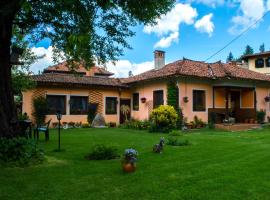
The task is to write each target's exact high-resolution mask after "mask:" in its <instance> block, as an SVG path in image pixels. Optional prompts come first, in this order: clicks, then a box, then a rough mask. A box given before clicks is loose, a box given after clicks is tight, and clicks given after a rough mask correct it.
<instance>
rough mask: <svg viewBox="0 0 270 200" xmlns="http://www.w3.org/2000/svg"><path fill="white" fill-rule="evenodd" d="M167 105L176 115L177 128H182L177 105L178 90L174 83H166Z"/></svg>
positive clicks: (180, 115) (181, 114)
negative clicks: (171, 107) (172, 108)
mask: <svg viewBox="0 0 270 200" xmlns="http://www.w3.org/2000/svg"><path fill="white" fill-rule="evenodd" d="M167 104H168V105H170V106H173V107H174V109H175V110H176V112H177V114H178V120H177V128H181V127H182V123H183V113H182V109H181V108H180V105H179V89H178V86H177V84H176V82H175V81H170V82H168V83H167Z"/></svg>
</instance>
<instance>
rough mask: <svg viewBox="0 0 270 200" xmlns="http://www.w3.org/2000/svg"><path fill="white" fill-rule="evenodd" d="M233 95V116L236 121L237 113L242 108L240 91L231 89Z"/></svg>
mask: <svg viewBox="0 0 270 200" xmlns="http://www.w3.org/2000/svg"><path fill="white" fill-rule="evenodd" d="M230 95H231V111H232V112H231V117H233V118H235V120H236V122H238V120H237V113H238V112H239V110H240V91H230Z"/></svg>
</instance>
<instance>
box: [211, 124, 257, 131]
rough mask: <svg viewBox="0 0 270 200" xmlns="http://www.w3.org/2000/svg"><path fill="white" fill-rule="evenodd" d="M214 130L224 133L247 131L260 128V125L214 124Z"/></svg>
mask: <svg viewBox="0 0 270 200" xmlns="http://www.w3.org/2000/svg"><path fill="white" fill-rule="evenodd" d="M215 128H216V129H221V130H226V131H233V132H234V131H247V130H253V129H258V128H261V125H260V124H245V123H237V124H228V125H227V124H216V125H215Z"/></svg>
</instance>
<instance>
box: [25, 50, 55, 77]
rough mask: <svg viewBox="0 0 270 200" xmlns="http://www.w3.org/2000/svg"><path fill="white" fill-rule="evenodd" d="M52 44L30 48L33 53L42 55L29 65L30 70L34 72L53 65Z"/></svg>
mask: <svg viewBox="0 0 270 200" xmlns="http://www.w3.org/2000/svg"><path fill="white" fill-rule="evenodd" d="M52 49H53V48H52V46H49V48H48V49H46V48H44V47H33V48H31V50H32V51H33V52H34V53H35V55H37V56H44V57H43V58H41V59H39V60H37V62H35V63H34V64H33V65H31V67H30V70H31V71H32V72H34V73H35V74H36V73H38V72H39V71H41V72H42V71H43V69H44V68H46V67H48V66H50V65H53V64H54V62H53V58H52Z"/></svg>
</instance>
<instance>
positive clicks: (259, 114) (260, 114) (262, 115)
mask: <svg viewBox="0 0 270 200" xmlns="http://www.w3.org/2000/svg"><path fill="white" fill-rule="evenodd" d="M265 116H266V112H265V110H262V109H261V110H259V111H257V121H258V123H260V124H263V123H264V121H265Z"/></svg>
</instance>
